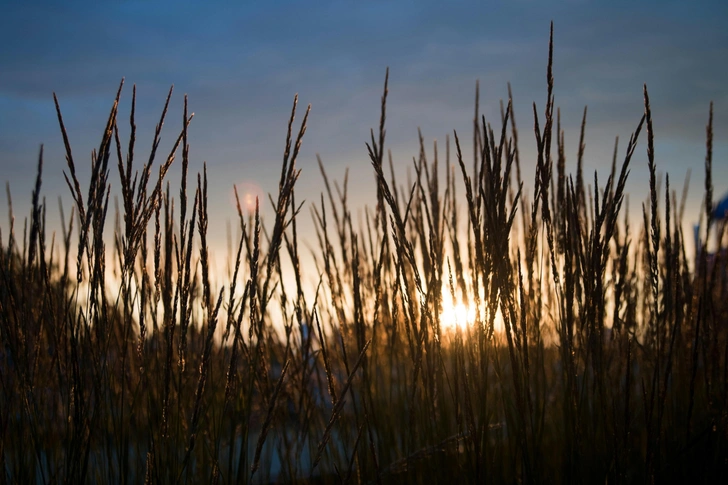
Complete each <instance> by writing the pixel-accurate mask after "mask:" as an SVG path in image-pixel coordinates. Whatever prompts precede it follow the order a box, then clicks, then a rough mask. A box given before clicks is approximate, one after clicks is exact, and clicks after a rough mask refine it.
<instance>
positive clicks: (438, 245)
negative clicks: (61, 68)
mask: <svg viewBox="0 0 728 485" xmlns="http://www.w3.org/2000/svg"><path fill="white" fill-rule="evenodd" d="M546 79H547V100H548V101H547V103H546V105H545V106H540V107H537V106H536V105H535V104H534V121H535V125H534V127H533V130H534V133H535V137H536V145H537V160H535V163H533V161H529V162H528V164H527V165H528V166H533V165H535V167H536V169H535V173H532V174H525V173H522V171H521V165H522V160H521V159H520V155H519V149H518V138H519V135H520V133H519V131H518V129H517V126H516V121H515V119H514V117H513V110H512V102H513V101H512V99H508V101H507V103H504V105H503V108H502V113H501V119H500V120H497V123H495V124H491V123H489V122H486V120H485V119H484V118H483V117H481V116H480V114H479V113H478V101H477V99H476V104H475V116H474V122H473V140H472V141H473V145H474V147H475V149H474V150H473V153H472V154H465V153H462V150H461V140H460V138H459V137H458V134H457V133H455V134H454V135H453V137H452V138H451V139H448V140H447V142H446V146H445V147H442V146H439V147H438V146H437V145H435V146H434V148H433V149H432V150H430V149H426V147H425V142H424V140H422V139H421V140H420V152H419V155H418V156H416V157H415V158H414V165H413V168H414V174H415V176H414V179H413V180H412V181H411V184H409V183H408V184H406V185H402V181H398V180H396V179H395V176H394V174H395V172H396V171H395V170H394V169H393V162H392V160H391V156H388V152H387V150H386V143H385V141H386V140H385V111H386V101H387V81H386V80H385V85H384V94H383V96H382V100H381V120H380V122H379V126H378V128H377V129H375V130H373V131H372V134H371V139H370V140H369V142H368V144H367V146H368V151H369V153H368V155H369V158H370V160H371V165H372V169H373V174H374V177H373V180H374V181H375V183H376V184H377V185H376V188H377V200H372V201H371V205H370V206H368V207H367V209H366V212H365V213H366V218H365V220H364V222H363V223H362V224H360V225H357V224H356V223H355V222H354V221H353V218H352V210H354V209H356V208H352V207H350V205H349V202H348V200H347V192H346V189H345V184H344V185H338V184H336V185H335V184H333V183H331V182H330V181H329V180H328V178H327V176H326V173H325V170H324V167H323V164H321V175H322V177H323V180H324V182H325V186H326V191H325V192H324V193H323V194H322V195H321V199H320V201H316V202H315V203H312V204H310V205H311V207H312V211H313V214H314V223H315V227H316V231H315V234H310V235H307V236H306V238H305V240H304V237H303V236H302V235H301V234H299V233H298V231H297V221H299V220H300V218H301V217H302V216H301V215H300V210H301V206H300V205H299V204H298V203H297V202H296V191H295V186H296V181H297V179H298V176H299V171H298V169H297V168H296V159H297V157H298V155H299V149H300V146H301V143H302V139H303V136H304V133H305V131H306V122H307V117H308V111H307V112H306V113H305V115H304V116H303V118H302V121H301V122H300V124H298V123H295V122H294V121H295V120H294V115H296V114H300V113H299V112H297V107H296V104H295V102H294V106H293V110H292V112H291V118H290V121H289V123H288V132H287V133H288V135H287V139H286V145H285V148H284V157H283V163H282V167H281V175H280V183H279V186H278V190H277V192H274V195H273V196H272V198H271V200H272V202H273V204H274V206H275V213H274V214H273V215H274V217H273V218H272V219H270V220H266V223H265V224H263V221H262V219H261V217H260V216H259V212H258V210H257V209H256V211H254V212H252V213H248V212H246V211H243V210H242V209H241V207H240V204H238V212H239V226H240V232H241V234H242V236H241V238H240V240H239V241H238V242H237V246H236V251H234V252H235V254H236V256H235V257H234V260H233V261H231V267H232V268H234V271H233V274H232V276H231V277H228V276H224V275H216V276H213V270H212V268H211V266H212V265H211V262H210V257H209V242H208V240H207V228H208V206H207V200H208V197H207V193H208V192H207V191H208V187H207V174H206V169H205V171H203V172H202V173H198V174H197V176H196V177H194V176H189V175H188V165H189V156H188V150H189V145H188V136H187V124H188V123H189V120H190V116H189V115H188V113H187V102H186V100H185V106H184V120H185V123H183V129H182V131H181V133H179V135H178V138H177V139H176V140H177V143H176V144H175V146H174V148H173V150H172V151H171V153H169V154H160V153H155V152H156V147H157V144H158V139H159V135H160V130H161V126H162V123H163V120H164V118H165V116H166V112H167V106H168V104H169V98H167V104H165V108H164V113H162V117H161V119H160V122H159V125H158V127H157V131H156V133H155V144H154V149H153V151H152V153H151V154H150V155H148V156H147V155H145V156H144V157H143V159H142V162H139V160H138V158H139V156H138V154H137V153H136V151H135V150H136V147H135V131H136V128H135V122H134V108H133V107H132V111H131V115H130V118H129V123H130V127H131V128H130V130H131V131H130V133H131V135H130V138H129V140H127V141H124V142H122V141H121V140H120V139H119V134H118V125H117V123H121V120H120V114H119V113H118V112H117V107H118V102H119V97H120V96H121V87H120V88H119V93H118V94H117V96H116V99H115V101H114V103H113V107H112V109H111V112H110V115H109V118H108V122H107V125H106V129H105V132H104V136H103V139H102V140H101V143H100V145H99V148H98V150H96V151H95V153H94V157H93V168H92V174H91V177H90V181H89V185H88V187H81V185H80V183H79V181H78V179H77V176H76V170H75V166H76V165H75V163H76V161H75V159H74V155H73V154H72V151H71V147H70V146H69V143H68V138H67V136H66V132H65V129H64V127H63V119H62V115H61V109H60V107H59V104H58V101H56V107H57V110H58V120H59V123H60V127H61V131H62V133H63V139H64V141H65V144H66V147H65V148H66V154H67V162H68V167H67V170H66V174H67V182H68V188H69V192H70V194H71V196H72V198H73V207H72V211H71V213H70V214H66V215H65V216H66V218H64V214H63V212H61V220H62V224H63V226H64V231H63V234H62V235H60V236H59V238H58V239H53V238H52V237H51V236H50V234H49V231H47V230H46V209H47V207H46V203H45V199H44V198H43V197H42V195H41V185H42V184H41V182H42V168H43V154H42V151H41V154H40V157H39V160H38V172H37V174H38V175H37V183H36V186H35V188H34V189H33V206H32V211H31V214H30V216H29V218H28V219H26V225H25V226H24V227H23V230H22V231H20V230H19V229H18V228H17V227H14V226H17V224H14V219H13V215H12V208H11V215H10V219H9V223H8V226H3V229H2V236H0V344H1V345H0V470H2V473H1V474H0V483H69V484H79V483H141V482H144V483H180V482H181V483H249V482H250V483H268V482H290V483H340V482H344V483H423V484H426V483H436V482H447V483H487V482H492V483H513V482H523V483H541V482H554V483H582V482H583V483H605V482H608V483H636V482H650V483H665V482H671V481H677V482H690V483H723V482H724V481H726V480H728V299H727V298H726V296H727V295H728V286H727V283H728V282H727V281H726V277H727V276H728V272H727V271H726V267H725V261H724V256H725V255H724V254H723V253H722V252H721V251H722V249H725V248H726V246H725V237H724V235H725V231H726V225H725V223H724V222H723V221H717V220H716V221H714V220H713V217H712V212H713V211H712V207H713V188H712V181H711V169H712V167H711V166H712V154H711V150H712V148H711V147H712V105H711V108H710V111H709V118H708V122H707V128H706V156H705V189H704V204H703V207H704V209H703V214H702V216H701V217H702V219H703V221H702V226H701V227H702V229H701V234H700V236H701V239H702V240H704V241H708V240H715V239H716V237H717V238H718V240H719V243H718V249H717V251H716V252H715V253H713V254H709V252H708V251H707V248H706V247H703V248H702V251H701V252H700V256H699V257H697V258H696V257H695V255H694V254H693V252H692V250H690V251H688V250H687V249H686V241H685V235H684V234H683V229H682V228H683V212H684V204H685V197H686V194H685V192H684V191H683V192H682V193H681V195H680V194H679V193H676V191H675V190H674V189H673V187H672V186H671V183H670V182H671V181H670V179H669V177H668V176H665V178H664V187H663V186H662V184H661V183H660V182H658V180H657V179H658V177H657V174H656V172H657V170H658V168H657V167H656V164H655V159H654V149H653V140H654V138H655V136H656V135H655V133H653V123H652V114H651V111H650V103H649V95H648V90H647V87H646V86H645V87H644V116H643V117H642V119H638V120H635V124H634V133H633V135H632V137H631V138H630V140H629V141H628V142H627V143H626V144H621V145H618V144H616V143H615V150H614V157H613V163H612V169H611V173H610V175H609V178H608V179H607V180H606V181H602V180H598V179H597V177H596V175H595V176H594V178H593V183H592V182H591V181H590V180H591V174H586V173H584V170H583V169H582V165H583V149H584V145H583V137H584V123H582V132H581V140H582V141H580V144H579V145H580V147H581V148H580V150H579V154H578V158H577V162H576V167H577V170H576V174H575V175H573V176H572V175H570V174H568V173H567V169H566V163H565V154H564V135H563V132H562V130H561V128H560V120H559V114H558V110H555V107H554V102H553V96H552V89H553V77H552V45H551V43H550V44H549V59H548V70H547V76H546ZM509 92H510V90H509ZM170 95H171V91H170ZM476 98H477V95H476ZM132 106H134V103H133V104H132ZM585 115H586V112H585ZM706 115H708V110H707V109H706ZM296 126H299V128H298V129H296ZM529 130H531V128H529ZM636 149H640V150H645V149H646V150H647V155H648V157H647V158H648V160H649V165H648V167H647V169H648V170H649V187H646V188H645V193H649V196H648V198H647V199H646V200H645V202H644V205H643V214H644V217H643V219H642V220H638V221H631V220H630V219H629V217H628V215H627V214H628V211H627V210H626V209H625V207H624V205H625V204H624V199H625V193H624V189H625V183H626V180H627V177H628V175H629V172H630V170H631V169H634V167H632V166H631V165H630V160H631V158H632V156H633V153H634V152H635V150H636ZM159 159H161V161H156V160H159ZM172 163H175V164H181V171H182V174H183V175H182V179H181V185H180V187H170V185H169V184H168V182H167V180H166V178H165V177H166V175H167V172H168V169H169V168H170V166H171V165H172ZM115 165H116V166H115ZM443 165H444V166H445V168H444V170H443ZM524 165H526V164H525V163H524ZM640 169H642V167H640ZM112 172H114V175H113V176H114V177H116V172H118V177H119V182H118V183H117V182H116V180H115V181H114V186H115V187H120V189H119V193H118V194H115V195H116V196H118V197H119V198H120V201H121V203H120V208H119V210H118V213H117V214H116V215H115V218H114V216H113V215H109V214H108V206H109V200H110V197H112V192H111V191H110V177H111V176H112V175H111V174H112ZM442 174H445V175H444V176H443V175H442ZM529 177H532V178H529ZM524 184H532V185H531V187H532V189H531V190H532V192H533V198H532V200H528V198H527V197H526V196H525V195H524V193H525V192H524V191H523V190H522V188H523V186H524ZM340 188H341V190H339V189H340ZM9 202H10V198H9ZM260 203H261V204H263V203H268V202H267V201H261V202H260ZM10 205H11V207H12V204H10ZM306 209H307V210H308V207H306ZM112 219H114V220H115V223H114V229H115V230H114V238H113V240H110V239H108V238H107V239H104V231H105V227H106V225H109V224H111V222H110V221H111V220H112ZM21 234H22V235H21ZM688 237H692V235H688ZM306 241H308V242H312V243H313V247H314V248H315V250H314V258H315V267H316V271H317V273H316V274H314V275H313V279H317V280H318V284H317V285H316V287H315V288H308V287H306V286H305V285H307V284H308V283H307V282H308V281H310V280H311V279H312V275H311V274H309V273H307V274H302V273H303V270H302V269H301V268H302V264H301V261H302V260H303V259H304V258H305V257H308V255H307V254H304V252H306V253H307V251H308V249H305V248H307V246H306ZM107 258H113V260H112V261H108V260H107ZM111 267H117V268H118V272H117V277H116V280H115V281H114V284H113V285H112V284H111V280H112V279H113V278H112V271H111V270H110V268H111ZM289 274H292V275H293V276H294V277H293V278H289V277H288V276H287V275H289ZM284 275H286V276H284ZM112 288H118V290H116V289H115V290H112Z"/></svg>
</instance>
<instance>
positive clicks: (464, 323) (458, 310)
mask: <svg viewBox="0 0 728 485" xmlns="http://www.w3.org/2000/svg"><path fill="white" fill-rule="evenodd" d="M474 322H475V308H474V307H473V306H472V305H466V304H465V303H463V302H461V301H459V302H457V303H453V301H452V298H450V297H449V295H448V297H444V298H443V300H442V310H441V311H440V324H441V325H442V326H443V327H444V328H446V329H452V330H454V329H456V328H460V329H464V328H466V327H468V326H470V325H472V324H473V323H474Z"/></svg>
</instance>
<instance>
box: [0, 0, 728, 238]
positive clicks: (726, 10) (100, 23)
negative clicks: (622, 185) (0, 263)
mask: <svg viewBox="0 0 728 485" xmlns="http://www.w3.org/2000/svg"><path fill="white" fill-rule="evenodd" d="M546 4H548V5H546ZM551 20H553V21H554V26H555V36H554V37H555V53H554V77H555V92H554V93H555V96H556V104H557V106H560V107H561V113H562V126H563V128H564V129H565V131H566V141H567V150H568V151H567V166H568V169H569V170H570V171H574V170H575V167H574V163H575V159H576V144H577V141H578V126H579V123H580V121H581V113H582V110H583V107H584V105H588V106H589V116H588V121H587V149H586V164H587V166H586V168H587V170H589V171H593V170H598V171H599V173H600V180H606V176H607V170H608V166H609V164H610V162H611V153H612V147H613V143H614V137H615V136H618V135H619V136H620V140H621V141H622V143H621V146H622V150H620V153H623V149H624V147H625V146H626V141H627V139H628V138H629V134H630V133H631V131H632V130H633V129H634V128H635V127H636V124H637V122H638V121H639V118H640V116H641V114H642V109H643V108H642V84H643V83H647V85H648V88H649V90H650V96H651V101H652V108H653V116H654V119H655V122H654V123H655V131H656V153H657V164H658V170H659V171H660V172H665V171H667V172H669V173H670V175H671V182H672V186H673V187H675V188H679V187H681V186H682V181H683V178H684V176H685V173H686V171H687V170H688V169H689V168H691V169H692V183H691V194H692V196H693V197H692V199H691V201H690V204H689V206H688V209H689V211H690V210H692V211H694V212H693V213H696V212H697V211H698V208H699V204H700V197H701V195H702V191H701V189H700V187H701V186H702V179H703V168H702V167H703V163H704V157H705V148H704V144H705V124H706V122H707V118H708V105H709V103H710V101H711V100H712V101H714V103H715V152H714V167H715V168H714V170H715V171H714V182H715V186H716V189H715V192H716V193H717V194H722V193H723V192H725V191H727V190H728V163H726V162H727V161H728V160H727V159H728V114H727V113H728V29H726V27H725V25H726V23H727V22H728V6H727V5H726V3H725V2H723V1H712V2H710V1H703V2H683V1H678V2H669V1H665V2H638V1H629V2H627V1H610V2H601V1H599V2H598V1H589V0H571V1H560V2H538V1H529V0H510V1H480V2H470V1H468V2H466V1H454V2H443V1H438V2H436V1H429V0H425V1H391V2H382V1H374V2H343V1H341V2H323V1H321V2H313V1H308V2H282V1H270V2H186V1H175V2H159V1H122V0H114V1H112V0H108V1H98V2H87V3H85V2H77V1H68V2H60V1H59V2H45V3H40V2H7V1H5V2H3V3H2V4H1V5H0V43H1V45H3V49H1V50H0V174H1V175H0V178H2V179H3V181H9V182H10V185H11V190H12V193H13V201H14V205H15V209H16V217H22V216H23V215H24V214H26V213H27V207H28V204H29V202H30V193H31V189H32V185H33V178H34V171H35V166H36V160H37V154H38V149H39V146H40V144H41V143H43V144H44V145H45V153H46V156H45V172H44V191H43V193H44V194H45V195H46V197H47V198H48V201H49V214H54V213H56V212H57V211H56V210H55V201H56V199H57V197H58V196H62V197H63V198H64V201H65V204H66V207H68V206H69V204H70V200H71V199H70V197H68V189H67V188H66V187H65V183H64V182H63V177H62V171H63V170H64V168H65V161H64V158H63V151H62V139H61V135H60V131H59V129H58V123H57V120H56V117H55V112H54V107H53V100H52V93H53V92H56V94H57V95H58V97H59V100H60V104H61V108H62V110H63V113H64V118H65V121H66V126H67V128H68V131H69V135H70V140H71V143H72V146H73V148H74V154H75V156H76V159H77V163H78V164H79V165H82V170H81V178H82V181H85V180H87V178H84V174H87V172H88V170H87V167H88V160H90V152H91V150H92V148H93V147H95V146H98V141H99V139H100V135H101V132H102V129H103V124H104V121H105V117H106V116H107V114H108V110H109V108H110V106H111V102H112V98H113V96H114V94H115V92H116V89H117V86H118V83H119V81H120V79H121V78H122V77H125V78H126V85H125V89H124V94H123V95H122V100H123V102H122V106H121V110H120V119H121V132H122V135H124V136H125V135H126V134H127V133H128V121H127V117H128V112H129V106H130V99H131V86H132V84H136V85H137V96H138V99H137V130H138V134H139V136H138V144H137V147H138V148H137V154H138V155H142V154H144V152H148V147H149V146H150V145H151V137H152V134H153V131H154V126H155V124H156V122H157V119H158V117H159V114H160V112H161V108H162V106H163V102H164V96H165V95H166V92H167V90H168V89H169V87H170V85H172V84H174V86H175V90H174V95H173V97H172V102H171V109H170V114H169V116H170V117H169V118H168V122H167V123H166V124H165V127H164V131H163V139H162V145H161V147H162V152H163V153H164V152H165V151H166V150H168V149H169V147H170V146H171V144H172V142H173V140H174V139H175V138H176V135H177V132H178V130H179V127H180V125H181V118H182V99H183V94H185V93H187V94H188V96H189V106H190V110H191V111H194V112H195V118H194V120H193V122H192V125H191V127H190V144H191V157H192V165H191V167H190V169H191V171H194V172H196V171H199V170H202V163H203V161H207V163H208V169H209V178H210V184H211V187H212V189H211V190H210V192H211V200H210V207H211V211H212V212H213V214H212V216H211V231H213V234H215V233H216V234H219V235H224V230H225V229H224V228H225V221H226V220H228V219H230V220H235V213H234V210H233V208H232V207H231V205H230V194H231V189H232V185H233V184H234V183H241V184H246V185H245V186H247V187H253V186H257V187H260V188H261V189H260V190H261V192H267V191H269V190H270V191H272V190H275V189H276V187H277V177H278V175H279V173H280V171H279V167H280V160H281V158H282V153H283V148H284V138H285V128H286V122H287V118H288V114H289V112H290V106H291V102H292V100H293V96H294V94H295V93H298V94H299V98H300V104H301V108H305V106H306V104H309V103H310V104H311V105H312V111H311V116H310V122H309V128H308V132H307V135H306V138H305V139H304V145H303V150H302V153H301V157H300V160H299V167H300V168H302V169H303V173H302V175H301V179H300V185H299V190H298V194H299V195H298V198H299V199H302V198H305V199H307V200H310V201H316V200H318V197H319V193H320V192H321V190H322V183H321V177H320V175H319V172H318V168H317V165H316V160H315V154H316V153H318V154H320V155H321V157H322V159H323V161H324V164H325V165H326V167H327V169H328V171H329V175H330V177H333V178H336V179H341V178H342V177H343V173H344V169H345V168H346V167H349V169H350V179H351V196H352V199H353V201H352V203H353V204H354V205H355V207H363V205H364V204H365V203H370V204H371V201H372V199H371V194H373V191H374V184H373V180H374V177H373V174H372V170H371V168H370V164H369V161H368V157H367V152H366V148H365V146H364V143H365V141H367V139H368V134H369V129H370V128H372V127H376V126H377V124H378V116H379V99H380V96H381V91H382V83H383V79H384V72H385V69H386V68H387V67H388V66H389V68H390V97H389V101H390V102H389V105H388V119H387V136H388V138H387V146H388V148H390V149H391V150H392V151H393V154H394V159H395V163H396V164H397V166H398V168H399V169H400V170H402V171H405V170H406V167H408V166H410V165H411V160H412V156H413V155H415V154H417V152H418V147H417V128H418V127H421V129H422V132H423V135H424V136H425V139H426V140H427V143H428V146H431V144H432V140H433V139H437V140H438V141H439V142H440V143H444V138H445V135H446V134H448V133H450V134H451V133H452V131H453V130H458V132H459V133H460V134H461V136H462V137H463V138H465V139H470V137H471V126H472V125H471V123H472V121H471V119H472V112H473V96H474V86H475V81H476V79H479V80H480V86H481V103H482V106H481V111H482V112H484V113H485V115H486V117H487V118H488V119H490V120H496V119H497V118H498V116H499V115H498V103H499V100H500V99H502V98H505V97H506V96H507V90H506V83H507V82H509V81H510V82H511V84H512V86H513V94H514V102H515V109H516V111H515V113H516V117H517V120H518V123H519V127H520V131H521V136H520V138H521V140H522V142H523V143H522V147H521V148H522V152H523V155H522V156H523V159H524V161H523V164H524V171H525V173H526V174H529V175H528V177H527V178H526V180H527V181H528V180H531V179H532V169H533V166H534V165H535V162H534V160H535V159H534V157H533V156H529V154H532V153H533V149H534V142H533V141H532V128H531V127H532V123H533V116H532V114H531V103H532V102H533V101H535V102H536V103H537V105H538V107H539V112H541V113H542V112H543V106H544V101H545V96H546V83H545V72H546V61H547V53H548V30H549V22H550V21H551ZM301 113H302V112H301ZM299 119H300V118H299ZM643 140H644V139H643ZM644 152H645V145H644V143H643V144H640V146H639V148H638V154H639V156H637V157H636V158H635V159H634V161H633V164H634V165H633V167H632V175H631V181H630V184H629V186H628V190H629V191H630V193H631V197H632V202H631V205H632V207H639V203H640V202H641V201H642V199H643V197H644V196H645V193H646V190H645V189H646V180H647V167H646V157H645V155H644ZM466 153H470V150H466ZM84 156H85V158H84ZM139 163H141V159H140V160H139ZM176 174H177V172H174V173H173V174H172V180H173V182H174V180H176V179H175V178H174V177H175V176H176ZM589 179H590V180H591V179H592V178H591V177H590V178H589ZM112 184H113V185H114V186H115V187H118V186H119V183H118V174H116V173H113V171H112ZM528 189H529V190H530V189H531V187H528ZM0 210H1V211H2V213H3V214H5V211H6V203H5V198H4V197H2V201H0ZM304 214H305V216H306V217H305V218H306V219H308V211H304ZM688 218H690V219H692V216H691V215H690V214H688ZM0 228H5V229H6V228H7V221H6V219H5V217H4V216H3V217H2V219H0ZM3 235H4V236H3V237H6V231H3Z"/></svg>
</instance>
